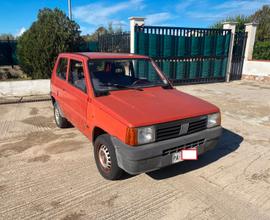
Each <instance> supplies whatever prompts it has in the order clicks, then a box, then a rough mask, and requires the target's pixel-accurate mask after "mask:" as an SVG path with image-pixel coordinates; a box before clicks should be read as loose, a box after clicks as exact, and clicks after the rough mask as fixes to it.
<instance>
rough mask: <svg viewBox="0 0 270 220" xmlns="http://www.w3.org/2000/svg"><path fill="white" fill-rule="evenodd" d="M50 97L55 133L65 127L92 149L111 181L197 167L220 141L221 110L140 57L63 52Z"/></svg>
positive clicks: (98, 166)
mask: <svg viewBox="0 0 270 220" xmlns="http://www.w3.org/2000/svg"><path fill="white" fill-rule="evenodd" d="M51 97H52V102H53V106H54V116H55V122H56V124H57V126H58V127H60V128H65V127H68V126H69V125H70V123H71V124H72V125H74V126H75V127H76V128H78V129H79V130H80V131H81V132H82V133H83V134H84V135H85V136H87V137H88V138H89V139H90V140H91V141H92V142H93V145H94V155H95V161H96V165H97V168H98V170H99V172H100V173H101V175H102V176H103V177H104V178H106V179H110V180H113V179H118V178H119V177H120V176H121V174H122V173H123V171H126V172H127V173H130V174H138V173H142V172H148V171H152V170H156V169H159V168H161V167H165V166H168V165H171V164H174V163H177V162H180V161H183V160H186V159H191V160H196V159H197V156H198V155H200V154H203V153H205V152H206V151H208V150H210V149H213V148H214V147H215V146H216V144H217V142H218V139H219V137H220V136H221V134H222V127H221V126H220V123H221V119H220V110H219V109H218V108H217V107H216V106H214V105H212V104H210V103H208V102H206V101H204V100H201V99H199V98H196V97H193V96H191V95H188V94H186V93H183V92H180V91H178V90H176V89H175V88H173V86H172V85H171V83H170V81H169V80H168V79H167V78H166V77H165V75H164V74H163V73H162V71H161V70H160V69H159V68H158V66H157V65H156V64H155V63H154V61H153V60H152V59H151V58H149V57H147V56H142V55H135V54H114V53H62V54H60V55H59V57H58V59H57V62H56V65H55V67H54V69H53V73H52V78H51Z"/></svg>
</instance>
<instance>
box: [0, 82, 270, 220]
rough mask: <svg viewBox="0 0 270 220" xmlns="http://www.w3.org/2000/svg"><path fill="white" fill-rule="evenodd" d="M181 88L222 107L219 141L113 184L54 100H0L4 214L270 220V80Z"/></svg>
mask: <svg viewBox="0 0 270 220" xmlns="http://www.w3.org/2000/svg"><path fill="white" fill-rule="evenodd" d="M178 89H180V90H183V91H186V92H188V93H190V94H193V95H196V96H199V97H201V98H203V99H205V100H208V101H210V102H212V103H214V104H216V105H217V106H219V107H220V108H221V110H222V122H223V127H224V135H223V137H222V139H221V141H220V143H219V145H218V147H217V148H216V149H215V150H213V151H211V152H209V153H207V154H205V155H203V156H201V157H200V158H199V160H198V161H185V162H182V163H179V164H176V165H173V166H171V167H167V168H164V169H162V170H159V171H155V172H151V173H147V174H141V175H137V176H129V175H126V176H125V177H124V178H123V179H122V180H120V181H113V182H112V181H106V180H104V179H103V178H102V177H101V176H100V175H99V173H98V171H97V169H96V167H95V163H94V158H93V151H92V145H91V143H90V142H89V141H88V139H87V138H86V137H84V136H83V135H82V134H81V133H80V132H79V131H77V130H76V129H75V128H70V129H63V130H60V129H58V128H56V127H55V124H54V121H53V112H52V106H51V103H50V102H48V101H44V102H33V103H20V104H10V105H0V219H5V220H6V219H65V220H70V219H270V190H269V188H270V85H269V84H265V83H258V82H248V81H238V82H232V83H229V84H227V83H219V84H207V85H206V84H205V85H192V86H182V87H178Z"/></svg>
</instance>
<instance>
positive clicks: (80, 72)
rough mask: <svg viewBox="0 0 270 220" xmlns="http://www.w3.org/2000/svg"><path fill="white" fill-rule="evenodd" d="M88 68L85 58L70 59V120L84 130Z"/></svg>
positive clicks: (68, 102)
mask: <svg viewBox="0 0 270 220" xmlns="http://www.w3.org/2000/svg"><path fill="white" fill-rule="evenodd" d="M85 75H86V70H85V67H84V65H83V60H80V59H73V58H71V59H70V61H69V71H68V83H67V87H66V88H67V94H66V100H65V102H66V104H67V106H68V109H69V112H70V116H69V118H70V121H71V122H72V123H73V124H74V125H75V126H76V127H77V128H78V129H79V130H81V131H82V132H84V131H85V130H86V129H87V107H88V100H89V98H88V94H87V83H86V77H85Z"/></svg>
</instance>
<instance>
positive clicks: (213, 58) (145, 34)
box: [135, 26, 231, 84]
mask: <svg viewBox="0 0 270 220" xmlns="http://www.w3.org/2000/svg"><path fill="white" fill-rule="evenodd" d="M230 38H231V30H225V29H205V28H181V27H158V26H135V53H138V54H144V55H148V56H150V57H152V58H153V59H154V60H155V61H156V62H157V63H158V65H159V66H160V67H161V69H162V70H163V72H164V73H165V74H166V75H167V76H168V77H169V78H170V80H171V81H172V82H173V83H174V84H185V83H203V82H216V81H225V75H226V68H227V57H228V51H229V45H230Z"/></svg>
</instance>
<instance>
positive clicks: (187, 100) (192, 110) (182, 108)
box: [96, 87, 219, 127]
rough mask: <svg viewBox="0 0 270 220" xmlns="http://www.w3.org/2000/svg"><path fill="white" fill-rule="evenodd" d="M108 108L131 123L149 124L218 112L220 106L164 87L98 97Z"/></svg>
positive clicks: (108, 111)
mask: <svg viewBox="0 0 270 220" xmlns="http://www.w3.org/2000/svg"><path fill="white" fill-rule="evenodd" d="M96 101H97V104H98V105H99V107H100V108H101V109H103V110H104V111H105V112H107V113H109V114H111V115H112V116H113V117H114V118H117V119H118V120H120V121H121V122H123V123H125V124H126V125H127V126H130V127H139V126H147V125H152V124H158V123H163V122H168V121H174V120H180V119H184V118H191V117H196V116H201V115H207V114H210V113H214V112H218V111H219V109H218V108H217V107H216V106H214V105H212V104H210V103H208V102H206V101H204V100H202V99H199V98H196V97H194V96H191V95H189V94H186V93H184V92H180V91H178V90H176V89H163V88H161V87H152V88H145V89H143V91H138V90H120V91H112V92H111V93H110V95H108V96H101V97H98V98H97V99H96Z"/></svg>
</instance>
